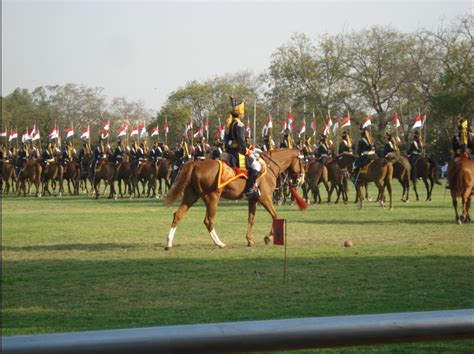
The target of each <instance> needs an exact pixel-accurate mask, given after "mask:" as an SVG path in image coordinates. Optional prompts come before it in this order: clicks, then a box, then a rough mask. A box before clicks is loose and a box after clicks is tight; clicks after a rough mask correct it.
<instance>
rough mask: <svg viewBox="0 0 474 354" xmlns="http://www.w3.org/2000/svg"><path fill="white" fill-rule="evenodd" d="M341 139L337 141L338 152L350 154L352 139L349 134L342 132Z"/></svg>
mask: <svg viewBox="0 0 474 354" xmlns="http://www.w3.org/2000/svg"><path fill="white" fill-rule="evenodd" d="M341 138H342V141H341V142H340V143H339V154H344V155H352V154H353V152H352V139H351V136H350V135H349V134H348V133H347V132H346V131H343V132H342V136H341Z"/></svg>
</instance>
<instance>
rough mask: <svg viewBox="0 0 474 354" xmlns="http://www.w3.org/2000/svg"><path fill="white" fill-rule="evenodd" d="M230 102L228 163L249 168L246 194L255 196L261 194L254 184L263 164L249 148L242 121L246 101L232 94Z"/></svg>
mask: <svg viewBox="0 0 474 354" xmlns="http://www.w3.org/2000/svg"><path fill="white" fill-rule="evenodd" d="M230 103H231V109H230V110H229V114H228V117H227V119H226V134H225V136H224V139H225V144H226V151H227V153H228V156H229V158H228V163H229V166H230V167H234V168H238V169H241V170H243V169H247V171H248V178H247V183H246V185H245V189H244V194H245V195H246V196H247V198H255V197H258V195H259V194H258V192H257V191H256V190H255V189H254V185H255V182H256V181H257V177H258V175H259V174H260V171H261V170H262V165H261V164H260V163H259V162H258V154H257V153H256V152H254V150H250V149H247V146H246V142H245V125H244V123H243V122H242V119H243V117H244V111H245V109H244V102H242V101H241V100H239V99H237V98H236V97H234V96H231V97H230Z"/></svg>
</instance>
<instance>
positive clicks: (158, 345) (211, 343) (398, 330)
mask: <svg viewBox="0 0 474 354" xmlns="http://www.w3.org/2000/svg"><path fill="white" fill-rule="evenodd" d="M460 338H474V309H466V310H453V311H431V312H409V313H392V314H378V315H358V316H336V317H313V318H296V319H283V320H268V321H247V322H227V323H213V324H196V325H183V326H169V327H150V328H134V329H118V330H103V331H88V332H73V333H57V334H45V335H32V336H13V337H3V339H2V347H3V348H2V352H3V353H5V354H19V353H28V354H39V353H48V354H53V353H61V354H70V353H114V354H117V353H135V354H141V353H169V352H173V353H177V352H178V353H183V352H184V353H190V352H194V353H209V352H219V353H225V352H228V353H230V352H252V351H273V350H289V349H305V348H324V347H342V346H354V345H369V344H381V343H399V342H416V341H431V340H443V339H445V340H446V339H460Z"/></svg>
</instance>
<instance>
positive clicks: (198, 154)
mask: <svg viewBox="0 0 474 354" xmlns="http://www.w3.org/2000/svg"><path fill="white" fill-rule="evenodd" d="M205 155H206V138H204V137H202V138H201V141H200V142H198V143H196V144H195V145H194V160H203V159H205V158H206V156H205Z"/></svg>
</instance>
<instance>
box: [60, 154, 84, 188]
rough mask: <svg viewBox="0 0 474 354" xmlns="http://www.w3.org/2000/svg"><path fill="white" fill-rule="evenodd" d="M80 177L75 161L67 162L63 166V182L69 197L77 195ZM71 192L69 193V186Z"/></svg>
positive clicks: (79, 170)
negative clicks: (64, 181) (65, 184)
mask: <svg viewBox="0 0 474 354" xmlns="http://www.w3.org/2000/svg"><path fill="white" fill-rule="evenodd" d="M80 177H81V169H80V167H79V164H78V163H77V162H76V161H75V160H71V161H69V162H68V163H67V164H66V165H64V172H63V180H66V181H67V190H68V192H69V194H70V195H79V179H80ZM71 182H72V188H73V192H71V185H70V183H71Z"/></svg>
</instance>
